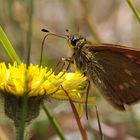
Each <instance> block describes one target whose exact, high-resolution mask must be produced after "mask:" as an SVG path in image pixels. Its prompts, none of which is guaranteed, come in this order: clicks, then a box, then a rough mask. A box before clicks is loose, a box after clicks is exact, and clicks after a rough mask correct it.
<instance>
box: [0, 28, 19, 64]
mask: <svg viewBox="0 0 140 140" xmlns="http://www.w3.org/2000/svg"><path fill="white" fill-rule="evenodd" d="M0 42H1V43H2V45H3V47H4V49H5V51H6V52H7V54H8V55H9V57H10V58H11V59H12V61H13V62H15V61H16V62H17V63H18V64H20V63H21V60H20V58H19V57H18V55H17V54H16V52H15V50H14V48H13V46H12V44H11V43H10V41H9V40H8V38H7V36H6V34H5V32H4V31H3V29H2V27H1V26H0Z"/></svg>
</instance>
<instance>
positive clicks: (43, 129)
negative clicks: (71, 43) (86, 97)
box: [0, 0, 140, 140]
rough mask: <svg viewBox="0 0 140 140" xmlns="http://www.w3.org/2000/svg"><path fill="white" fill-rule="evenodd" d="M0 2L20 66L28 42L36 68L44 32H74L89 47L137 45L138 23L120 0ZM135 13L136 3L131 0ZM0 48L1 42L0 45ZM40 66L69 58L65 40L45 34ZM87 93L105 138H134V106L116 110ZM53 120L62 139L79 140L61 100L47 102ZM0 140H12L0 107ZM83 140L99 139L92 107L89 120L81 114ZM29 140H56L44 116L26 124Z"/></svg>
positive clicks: (137, 132)
mask: <svg viewBox="0 0 140 140" xmlns="http://www.w3.org/2000/svg"><path fill="white" fill-rule="evenodd" d="M30 2H31V0H0V25H1V26H2V28H3V29H4V31H5V32H6V34H7V36H8V38H9V40H10V41H11V43H12V45H13V46H14V47H15V49H16V52H17V53H18V55H19V56H20V58H21V59H22V60H23V61H24V62H25V63H26V62H27V57H28V48H29V46H30V41H31V53H30V58H31V62H32V63H33V64H39V61H40V50H41V44H42V40H43V37H44V35H45V33H43V32H41V29H42V28H46V29H48V30H49V31H52V32H55V33H58V34H59V33H60V34H66V29H68V30H69V32H70V33H78V32H79V33H80V34H81V35H83V36H85V37H86V38H87V39H89V40H90V41H92V42H93V43H99V42H106V43H112V44H121V45H125V46H130V47H135V48H139V47H140V39H139V36H140V31H139V29H140V23H139V22H138V20H137V19H136V17H135V15H134V13H133V12H132V10H131V9H130V7H129V5H128V4H127V2H126V1H125V0H107V1H105V0H88V1H87V0H40V1H39V0H34V1H33V0H32V5H31V4H30ZM132 2H133V4H134V5H135V7H136V9H138V11H139V12H140V1H139V0H133V1H132ZM0 46H1V44H0ZM43 53H44V55H43V65H44V66H48V67H49V68H51V67H53V68H54V67H55V65H56V63H57V62H58V60H59V58H61V57H67V56H71V51H70V48H68V47H67V44H66V41H65V40H63V39H61V38H56V37H55V36H49V37H48V38H47V40H46V42H45V47H44V52H43ZM0 61H7V62H10V61H11V60H10V58H9V57H8V56H7V54H6V53H5V51H4V49H3V48H2V47H0ZM90 94H91V95H95V96H97V102H96V104H97V106H98V110H99V115H100V119H101V125H102V130H103V134H104V136H105V140H138V139H140V109H139V107H140V105H139V104H137V105H134V106H132V107H129V108H128V111H127V112H119V111H117V110H115V109H114V108H112V107H111V106H110V105H109V104H108V103H107V102H106V101H105V100H104V99H103V98H102V97H100V95H99V94H96V90H95V89H94V88H92V89H91V91H90ZM47 104H48V105H49V106H50V109H51V110H52V111H53V113H54V116H55V117H56V118H57V120H58V122H59V123H60V126H61V127H62V129H63V132H64V133H65V136H66V138H67V139H68V140H79V139H81V137H80V134H79V130H78V128H77V125H76V122H75V119H74V117H73V113H72V111H71V108H70V105H69V104H68V103H65V102H63V101H53V100H52V101H51V100H49V101H48V103H47ZM0 116H1V117H0V139H1V140H11V139H14V135H13V133H14V130H13V128H12V125H13V124H12V122H11V121H10V120H9V119H8V118H6V117H5V116H4V113H3V104H2V102H1V106H0ZM82 122H83V124H84V125H85V127H86V129H87V132H88V136H89V140H97V139H99V135H100V134H99V130H98V126H97V119H96V114H95V108H90V111H89V120H86V117H85V116H83V118H82ZM31 127H32V134H33V136H31V138H30V140H58V139H59V138H58V136H57V134H56V133H55V131H54V130H53V128H52V126H51V124H50V123H49V122H48V120H47V118H46V116H45V115H44V112H43V111H41V113H40V116H39V117H38V118H37V119H36V120H35V121H34V123H33V124H32V126H31Z"/></svg>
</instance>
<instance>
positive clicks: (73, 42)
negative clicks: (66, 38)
mask: <svg viewBox="0 0 140 140" xmlns="http://www.w3.org/2000/svg"><path fill="white" fill-rule="evenodd" d="M77 41H78V38H77V37H75V36H73V37H72V38H71V44H72V45H73V46H76V43H77Z"/></svg>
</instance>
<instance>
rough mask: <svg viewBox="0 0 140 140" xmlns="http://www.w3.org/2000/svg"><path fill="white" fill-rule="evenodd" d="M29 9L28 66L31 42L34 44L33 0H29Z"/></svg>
mask: <svg viewBox="0 0 140 140" xmlns="http://www.w3.org/2000/svg"><path fill="white" fill-rule="evenodd" d="M27 11H28V13H29V20H28V31H27V47H28V50H27V66H28V65H29V64H30V54H31V44H32V18H33V0H27Z"/></svg>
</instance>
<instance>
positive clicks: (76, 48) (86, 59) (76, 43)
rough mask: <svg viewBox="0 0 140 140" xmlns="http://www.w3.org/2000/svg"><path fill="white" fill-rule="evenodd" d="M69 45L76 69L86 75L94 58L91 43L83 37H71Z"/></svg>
mask: <svg viewBox="0 0 140 140" xmlns="http://www.w3.org/2000/svg"><path fill="white" fill-rule="evenodd" d="M68 44H69V46H70V48H72V50H73V59H74V63H75V64H76V67H77V68H78V69H79V70H80V71H82V72H83V73H84V74H85V75H86V74H87V71H88V68H89V65H90V63H91V61H92V60H93V57H94V55H93V54H92V53H91V52H90V51H89V46H90V45H91V43H90V42H88V41H87V40H86V39H85V38H83V37H82V36H79V35H73V36H69V39H68Z"/></svg>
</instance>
